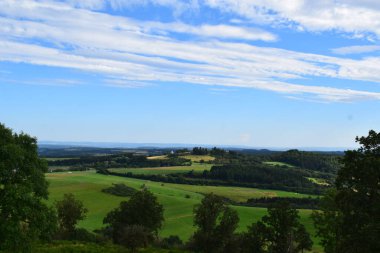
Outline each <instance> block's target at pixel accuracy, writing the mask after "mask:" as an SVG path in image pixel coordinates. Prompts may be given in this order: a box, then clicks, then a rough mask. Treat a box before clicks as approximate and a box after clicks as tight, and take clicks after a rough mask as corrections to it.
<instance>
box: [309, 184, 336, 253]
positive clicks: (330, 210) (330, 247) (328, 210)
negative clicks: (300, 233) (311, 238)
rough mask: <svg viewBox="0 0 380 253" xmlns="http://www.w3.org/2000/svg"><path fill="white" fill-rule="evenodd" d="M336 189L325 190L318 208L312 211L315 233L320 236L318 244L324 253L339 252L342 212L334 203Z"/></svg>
mask: <svg viewBox="0 0 380 253" xmlns="http://www.w3.org/2000/svg"><path fill="white" fill-rule="evenodd" d="M335 197H336V189H331V190H329V191H327V192H326V194H325V196H324V197H323V198H322V199H321V202H320V210H318V211H313V213H312V215H311V217H312V219H313V222H314V227H315V228H316V235H317V236H318V237H319V238H321V241H320V244H321V245H322V246H323V248H324V251H325V252H326V253H336V252H341V250H340V242H341V235H342V231H341V229H342V213H341V212H340V211H339V209H338V207H337V205H336V203H335Z"/></svg>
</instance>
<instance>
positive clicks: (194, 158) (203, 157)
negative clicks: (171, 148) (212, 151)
mask: <svg viewBox="0 0 380 253" xmlns="http://www.w3.org/2000/svg"><path fill="white" fill-rule="evenodd" d="M180 157H182V158H186V159H190V160H191V161H192V162H200V161H201V160H203V161H205V162H209V161H214V160H215V158H214V157H212V156H210V155H183V156H180Z"/></svg>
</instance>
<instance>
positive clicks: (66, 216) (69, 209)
mask: <svg viewBox="0 0 380 253" xmlns="http://www.w3.org/2000/svg"><path fill="white" fill-rule="evenodd" d="M55 206H56V208H57V213H58V222H59V226H60V229H61V231H62V232H63V233H64V234H67V235H69V234H72V233H73V232H74V230H75V225H76V224H77V223H78V221H80V220H83V219H84V218H86V213H87V211H88V210H87V208H85V207H84V205H83V203H82V201H80V200H77V199H75V196H74V194H72V193H67V194H64V195H63V199H62V200H60V201H57V202H56V204H55Z"/></svg>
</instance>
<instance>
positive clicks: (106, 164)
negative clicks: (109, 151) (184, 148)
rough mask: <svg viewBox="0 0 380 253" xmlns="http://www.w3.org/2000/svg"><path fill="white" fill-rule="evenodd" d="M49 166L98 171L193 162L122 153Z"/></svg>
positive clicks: (183, 164)
mask: <svg viewBox="0 0 380 253" xmlns="http://www.w3.org/2000/svg"><path fill="white" fill-rule="evenodd" d="M48 163H49V166H70V170H76V171H80V170H85V169H87V168H95V169H98V170H102V169H107V168H126V167H128V168H143V167H165V166H188V165H191V160H189V159H185V158H181V157H177V156H174V157H168V158H164V159H148V158H147V157H146V156H143V155H135V154H132V153H122V154H114V155H102V156H99V155H90V156H81V157H78V158H71V159H63V160H49V161H48Z"/></svg>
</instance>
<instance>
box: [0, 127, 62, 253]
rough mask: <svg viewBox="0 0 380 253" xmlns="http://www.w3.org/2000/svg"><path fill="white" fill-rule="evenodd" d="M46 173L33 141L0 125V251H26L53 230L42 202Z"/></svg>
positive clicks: (44, 164)
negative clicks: (35, 241) (34, 242)
mask: <svg viewBox="0 0 380 253" xmlns="http://www.w3.org/2000/svg"><path fill="white" fill-rule="evenodd" d="M46 171H47V164H46V163H45V162H44V161H43V160H42V159H39V158H38V154H37V140H36V139H35V138H32V137H30V136H29V135H27V134H24V133H20V134H17V133H13V132H12V130H11V129H9V128H7V127H5V126H4V125H2V124H0V250H2V249H6V250H10V251H12V252H19V251H23V252H25V251H28V250H30V244H31V242H32V241H34V240H37V239H39V238H46V237H49V234H50V233H51V232H52V231H53V230H54V226H55V222H54V221H56V219H55V216H54V212H53V211H52V210H51V209H49V208H48V207H47V206H46V205H45V204H44V202H43V200H45V199H47V198H48V191H47V187H48V184H47V182H46V180H45V175H44V173H45V172H46Z"/></svg>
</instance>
